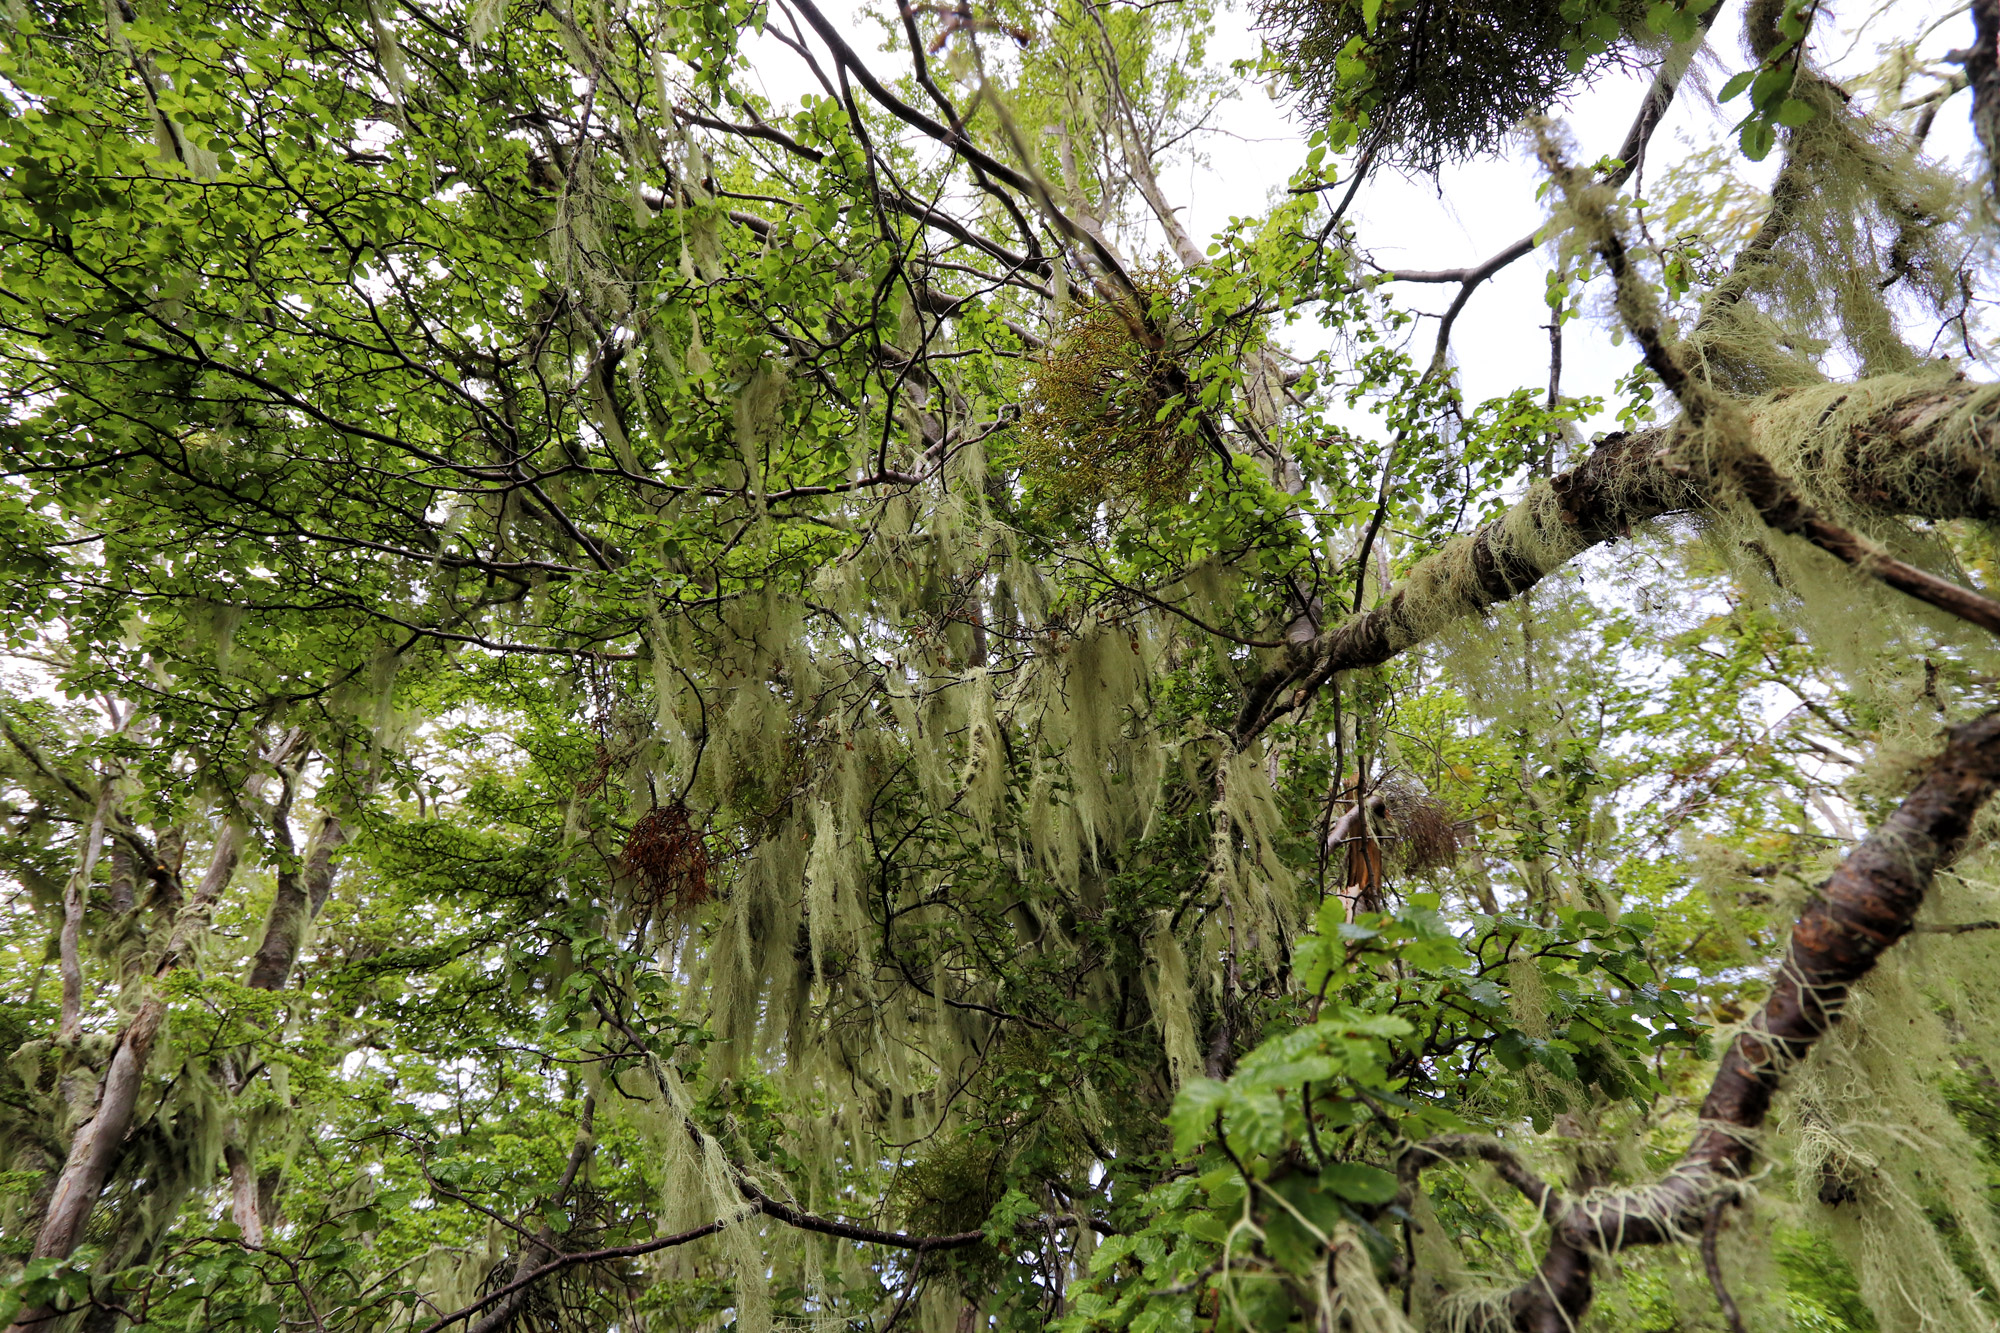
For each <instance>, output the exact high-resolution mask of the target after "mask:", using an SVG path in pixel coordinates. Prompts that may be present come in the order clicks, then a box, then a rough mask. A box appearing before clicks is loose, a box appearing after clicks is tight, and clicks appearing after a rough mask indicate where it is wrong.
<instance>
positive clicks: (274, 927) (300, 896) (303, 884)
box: [249, 815, 347, 990]
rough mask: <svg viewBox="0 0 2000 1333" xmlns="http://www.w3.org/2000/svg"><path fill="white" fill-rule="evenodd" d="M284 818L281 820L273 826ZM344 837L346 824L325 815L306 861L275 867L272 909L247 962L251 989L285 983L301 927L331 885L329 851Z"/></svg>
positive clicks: (286, 838)
mask: <svg viewBox="0 0 2000 1333" xmlns="http://www.w3.org/2000/svg"><path fill="white" fill-rule="evenodd" d="M284 823H285V821H282V820H280V821H278V822H277V825H274V827H277V826H283V825H284ZM279 838H280V841H281V843H284V844H289V843H290V841H291V836H290V832H289V829H287V830H286V831H285V832H283V833H281V834H279ZM346 841H347V830H346V829H345V828H343V827H342V826H341V823H340V821H339V820H338V819H336V818H334V817H333V816H332V815H327V816H325V817H324V818H323V819H321V820H320V825H319V831H318V833H316V834H315V835H314V837H313V841H312V847H311V850H310V851H309V852H308V853H307V854H306V860H305V864H304V865H302V866H300V865H280V866H279V867H278V895H277V897H276V898H274V899H272V901H271V915H270V917H269V918H268V919H267V920H266V921H265V923H264V941H263V943H262V944H260V945H258V946H257V957H256V961H255V962H254V963H253V964H252V966H251V968H250V981H249V985H250V988H251V989H252V990H283V989H284V988H285V983H286V981H288V980H289V979H290V978H291V975H292V965H293V964H294V963H296V962H297V961H298V957H299V950H300V949H301V948H303V947H304V945H305V937H306V933H307V931H308V930H310V929H311V927H312V923H313V922H314V921H315V920H316V919H318V917H319V912H320V909H321V908H322V907H324V906H326V899H327V895H328V894H329V893H330V892H331V891H332V888H333V854H334V853H335V852H336V851H338V850H339V849H340V846H341V844H342V843H344V842H346ZM287 850H289V848H287ZM289 859H290V858H287V860H289Z"/></svg>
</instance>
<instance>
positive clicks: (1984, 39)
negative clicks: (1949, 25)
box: [1958, 0, 2000, 200]
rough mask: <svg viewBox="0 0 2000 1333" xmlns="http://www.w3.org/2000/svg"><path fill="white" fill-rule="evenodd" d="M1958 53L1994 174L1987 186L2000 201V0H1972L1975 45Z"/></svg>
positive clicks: (1977, 128)
mask: <svg viewBox="0 0 2000 1333" xmlns="http://www.w3.org/2000/svg"><path fill="white" fill-rule="evenodd" d="M1958 54H1959V55H1960V57H1961V58H1962V59H1963V61H1964V62H1965V81H1966V83H1967V84H1968V85H1970V87H1971V88H1972V130H1973V133H1975V134H1977V135H1978V136H1979V145H1980V147H1982V148H1984V149H1985V150H1986V163H1987V169H1988V170H1989V171H1990V172H1991V173H1992V176H1991V179H1990V180H1989V182H1988V186H1989V188H1990V189H1991V190H1992V191H1993V193H1994V197H1995V199H1996V200H2000V0H1972V47H1971V49H1970V50H1967V51H1963V52H1960V53H1958Z"/></svg>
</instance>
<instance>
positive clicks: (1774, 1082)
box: [1438, 710, 2000, 1333]
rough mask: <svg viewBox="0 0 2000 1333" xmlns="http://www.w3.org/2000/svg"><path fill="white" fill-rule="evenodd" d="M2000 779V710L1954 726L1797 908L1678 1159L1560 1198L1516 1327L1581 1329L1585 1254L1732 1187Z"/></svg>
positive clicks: (1658, 1237) (1709, 1206)
mask: <svg viewBox="0 0 2000 1333" xmlns="http://www.w3.org/2000/svg"><path fill="white" fill-rule="evenodd" d="M1996 789H2000V710H1996V711H1994V712H1991V713H1988V714H1986V715H1985V716H1984V717H1982V718H1980V719H1978V720H1977V721H1975V722H1971V723H1968V724H1967V725H1965V726H1962V727H1958V728H1955V729H1953V730H1952V731H1951V732H1950V741H1949V743H1948V744H1947V745H1946V746H1945V749H1944V753H1942V754H1940V755H1939V756H1938V757H1937V759H1936V760H1935V761H1934V762H1933V763H1932V765H1931V768H1930V771H1929V772H1928V773H1927V774H1926V775H1925V776H1924V779H1923V781H1922V782H1920V783H1919V784H1918V785H1917V788H1916V790H1915V791H1913V792H1911V793H1910V795H1909V796H1908V797H1907V798H1905V799H1904V801H1903V803H1902V805H1901V806H1899V807H1898V808H1897V810H1896V812H1895V813H1894V814H1893V815H1891V816H1890V817H1889V818H1888V820H1887V821H1886V822H1884V823H1883V824H1882V826H1881V827H1880V828H1878V829H1876V830H1875V832H1874V833H1872V834H1870V835H1869V836H1868V838H1867V839H1866V840H1865V841H1864V842H1862V844H1861V845H1860V846H1859V847H1856V848H1855V849H1854V851H1853V852H1852V853H1850V854H1849V855H1848V857H1847V859H1846V860H1845V861H1843V862H1842V863H1841V865H1840V868H1839V869H1838V870H1835V871H1834V872H1833V875H1832V877H1831V878H1829V879H1828V880H1827V882H1826V883H1825V884H1824V885H1822V886H1821V888H1820V892H1819V895H1818V896H1817V897H1816V898H1815V899H1814V900H1813V901H1812V902H1811V903H1809V904H1808V905H1807V906H1806V909H1805V910H1804V911H1803V912H1801V913H1800V914H1799V919H1798V921H1797V923H1796V924H1795V925H1794V926H1793V927H1792V938H1791V944H1790V946H1789V947H1788V948H1787V950H1786V952H1785V961H1784V964H1783V965H1782V966H1781V967H1780V968H1779V969H1778V974H1777V976H1776V978H1775V979H1774V981H1773V984H1772V987H1771V994H1770V996H1769V998H1767V999H1766V1000H1765V1001H1764V1003H1763V1005H1762V1007H1760V1008H1759V1009H1758V1011H1757V1013H1756V1014H1755V1016H1753V1017H1752V1018H1751V1020H1750V1022H1749V1023H1748V1024H1746V1025H1745V1026H1744V1028H1743V1030H1742V1031H1740V1032H1739V1033H1737V1034H1736V1038H1735V1040H1734V1041H1732V1042H1731V1043H1730V1046H1729V1050H1728V1052H1727V1053H1726V1054H1725V1055H1724V1056H1723V1058H1722V1065H1721V1067H1720V1068H1719V1069H1718V1070H1717V1071H1716V1074H1715V1078H1714V1080H1713V1082H1711V1083H1710V1084H1709V1090H1708V1096H1707V1097H1706V1098H1705V1099H1704V1100H1703V1102H1702V1104H1701V1117H1700V1120H1699V1121H1698V1125H1699V1127H1698V1128H1697V1129H1696V1130H1695V1134H1694V1138H1693V1141H1692V1142H1690V1143H1689V1145H1688V1149H1687V1151H1686V1152H1685V1153H1683V1154H1682V1156H1681V1160H1680V1162H1679V1163H1678V1164H1676V1165H1675V1167H1674V1169H1673V1170H1672V1171H1670V1172H1668V1173H1667V1175H1666V1176H1665V1177H1664V1178H1662V1179H1661V1180H1659V1181H1657V1182H1655V1183H1654V1184H1651V1185H1648V1186H1645V1187H1643V1188H1640V1189H1631V1190H1599V1191H1594V1192H1593V1193H1591V1194H1588V1195H1585V1196H1584V1197H1583V1198H1581V1199H1578V1200H1575V1201H1574V1202H1572V1203H1570V1204H1568V1205H1567V1206H1566V1207H1564V1208H1563V1210H1562V1214H1561V1218H1560V1220H1559V1221H1558V1222H1557V1224H1556V1228H1555V1238H1554V1240H1553V1241H1552V1242H1551V1244H1550V1247H1549V1251H1548V1254H1547V1255H1546V1257H1545V1258H1544V1259H1543V1262H1542V1267H1541V1271H1540V1272H1539V1273H1537V1275H1536V1276H1535V1277H1534V1278H1531V1279H1530V1280H1529V1281H1528V1282H1526V1283H1524V1284H1523V1285H1522V1286H1520V1287H1519V1288H1517V1289H1516V1290H1515V1291H1514V1293H1513V1295H1512V1296H1511V1298H1510V1301H1509V1304H1510V1307H1511V1309H1512V1311H1513V1315H1514V1322H1515V1327H1517V1328H1520V1329H1528V1330H1536V1331H1538V1333H1539V1331H1540V1330H1555V1329H1573V1328H1575V1327H1576V1323H1577V1321H1579V1320H1580V1319H1581V1318H1582V1317H1583V1314H1584V1312H1585V1311H1586V1310H1587V1309H1589V1306H1590V1300H1591V1263H1590V1258H1589V1256H1590V1255H1592V1254H1615V1253H1617V1252H1618V1251H1620V1250H1625V1249H1629V1248H1631V1247H1633V1246H1637V1245H1659V1244H1667V1243H1671V1242H1676V1241H1680V1240H1684V1239H1687V1238H1689V1237H1692V1236H1694V1235H1697V1234H1699V1233H1701V1232H1703V1231H1704V1230H1705V1229H1706V1227H1707V1225H1708V1224H1709V1220H1710V1218H1711V1216H1712V1212H1713V1210H1714V1209H1715V1208H1716V1206H1717V1205H1718V1204H1719V1203H1727V1202H1729V1201H1730V1200H1732V1199H1734V1198H1735V1197H1736V1194H1737V1191H1738V1190H1739V1189H1740V1188H1741V1186H1740V1182H1741V1181H1742V1180H1744V1179H1745V1178H1746V1177H1748V1176H1749V1175H1750V1174H1751V1172H1752V1171H1753V1170H1754V1169H1755V1166H1756V1158H1757V1144H1756V1136H1757V1132H1758V1131H1759V1130H1760V1129H1761V1128H1762V1127H1763V1124H1764V1120H1765V1117H1766V1115H1767V1114H1768V1113H1769V1111H1770V1107H1771V1098H1772V1096H1773V1094H1775V1093H1776V1092H1777V1090H1778V1088H1779V1086H1780V1084H1781V1083H1782V1082H1783V1081H1784V1078H1785V1075H1786V1074H1787V1073H1789V1072H1790V1071H1791V1070H1793V1069H1795V1068H1797V1067H1798V1066H1799V1064H1800V1063H1801V1062H1802V1061H1804V1060H1805V1058H1806V1057H1807V1056H1808V1055H1809V1054H1810V1053H1811V1051H1812V1048H1813V1046H1814V1045H1815V1044H1817V1043H1818V1041H1819V1040H1820V1038H1821V1037H1823V1036H1825V1035H1826V1033H1827V1032H1828V1031H1829V1030H1830V1029H1831V1028H1832V1027H1833V1025H1834V1023H1836V1022H1837V1021H1839V1018H1840V1014H1841V1008H1842V1006H1843V1004H1844V1003H1845V1001H1846V999H1847V994H1848V991H1849V990H1850V989H1851V988H1852V987H1853V986H1854V984H1855V983H1856V982H1858V981H1860V980H1861V979H1862V978H1863V977H1865V976H1867V975H1868V973H1869V972H1871V971H1872V970H1874V967H1875V964H1876V962H1877V961H1878V960H1879V959H1880V958H1881V956H1882V955H1883V954H1884V953H1886V952H1887V951H1888V950H1889V949H1890V948H1891V947H1892V946H1893V945H1894V944H1895V943H1896V942H1897V941H1898V940H1900V939H1902V938H1903V937H1904V936H1905V935H1907V934H1909V933H1910V932H1911V930H1912V929H1913V928H1914V926H1915V918H1916V914H1917V909H1918V908H1919V907H1921V906H1922V905H1923V901H1924V896H1925V894H1926V893H1927V892H1928V891H1929V889H1930V885H1931V880H1932V879H1933V877H1934V876H1935V875H1936V873H1937V870H1938V867H1939V866H1940V865H1942V864H1944V863H1945V862H1946V861H1948V860H1949V859H1950V858H1951V857H1952V856H1953V855H1954V854H1955V853H1956V851H1957V850H1958V848H1959V846H1960V845H1961V844H1962V843H1963V842H1964V840H1965V837H1966V834H1967V833H1968V831H1969V830H1970V829H1971V827H1972V819H1973V816H1974V815H1975V814H1977V813H1978V811H1979V808H1980V807H1981V806H1982V805H1983V804H1985V802H1986V800H1987V799H1988V798H1989V797H1990V796H1992V794H1993V793H1994V791H1995V790H1996ZM1448 1153H1449V1150H1448V1149H1447V1150H1445V1151H1444V1152H1440V1153H1439V1154H1438V1155H1440V1156H1442V1155H1448Z"/></svg>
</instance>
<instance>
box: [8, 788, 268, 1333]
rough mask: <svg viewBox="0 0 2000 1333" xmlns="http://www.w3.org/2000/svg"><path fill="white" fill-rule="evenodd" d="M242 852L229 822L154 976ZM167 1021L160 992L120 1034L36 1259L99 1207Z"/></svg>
mask: <svg viewBox="0 0 2000 1333" xmlns="http://www.w3.org/2000/svg"><path fill="white" fill-rule="evenodd" d="M242 852H243V830H242V829H241V827H240V826H238V825H237V824H235V823H234V822H230V823H225V824H224V825H222V827H221V829H220V830H219V831H218V832H217V834H216V837H215V850H214V855H213V856H212V857H211V858H210V860H209V865H208V871H207V873H206V874H204V875H203V876H202V881H201V885H200V887H199V888H197V889H196V890H195V894H194V897H193V900H192V901H191V902H189V904H188V908H187V910H186V911H184V912H182V913H181V916H180V919H179V920H178V921H177V922H176V924H175V926H174V928H173V931H172V932H171V934H170V935H169V936H168V939H167V943H166V947H165V948H164V949H163V950H162V951H161V953H160V956H159V958H158V960H157V961H156V963H155V964H154V975H155V976H156V977H158V976H163V975H165V974H166V973H168V972H170V971H172V970H173V969H174V968H176V967H178V966H180V964H181V962H182V961H183V960H185V959H186V958H187V956H188V954H189V952H190V950H191V949H192V948H193V946H194V944H195V942H196V941H197V939H198V938H199V937H200V936H201V935H202V934H203V933H205V932H206V931H207V929H208V920H209V912H210V910H211V909H212V908H213V907H214V906H215V903H216V901H217V900H218V899H220V898H221V896H222V894H223V893H224V891H225V890H227V889H228V887H229V883H230V881H231V880H232V879H233V878H234V877H235V874H236V865H237V862H238V861H239V860H240V859H241V857H242ZM166 1017H167V1003H166V1001H165V1000H164V999H162V998H161V997H160V996H159V995H158V994H152V995H148V996H147V997H146V999H145V1000H144V1001H143V1002H142V1003H141V1004H140V1005H139V1009H138V1011H137V1012H136V1013H134V1014H133V1015H132V1018H131V1020H130V1021H129V1022H127V1023H126V1024H125V1027H124V1030H123V1031H121V1032H120V1033H119V1034H118V1038H117V1041H116V1043H115V1044H114V1045H113V1047H112V1052H111V1059H110V1061H109V1063H108V1064H107V1066H106V1068H105V1073H104V1077H103V1079H102V1081H101V1082H100V1083H99V1085H98V1091H97V1105H96V1109H95V1110H94V1112H93V1113H92V1114H91V1117H90V1118H89V1119H88V1120H86V1121H84V1122H83V1123H82V1124H81V1125H79V1126H78V1127H77V1130H76V1134H75V1136H74V1137H73V1138H72V1139H71V1140H70V1145H69V1152H68V1155H67V1156H66V1157H65V1158H64V1160H63V1167H62V1171H61V1172H60V1173H59V1174H58V1175H57V1177H56V1185H55V1190H54V1191H53V1192H52V1193H51V1194H50V1196H49V1205H48V1211H47V1212H46V1213H44V1214H43V1217H42V1224H41V1227H40V1228H39V1229H38V1230H37V1231H36V1233H35V1246H34V1250H33V1257H34V1258H37V1259H67V1258H68V1257H69V1256H70V1255H71V1254H73V1253H75V1251H76V1247H77V1245H78V1244H79V1243H80V1242H81V1241H82V1239H83V1233H84V1228H85V1226H86V1225H88V1224H89V1222H90V1217H91V1214H92V1213H93V1212H95V1211H96V1209H97V1202H98V1200H99V1199H100V1198H101V1197H102V1196H103V1194H104V1187H105V1185H106V1184H107V1183H108V1182H109V1181H110V1179H111V1176H112V1173H113V1172H114V1171H116V1170H117V1168H118V1162H119V1158H120V1157H121V1156H122V1154H123V1151H124V1147H125V1137H126V1135H127V1134H128V1133H129V1132H130V1131H131V1128H132V1121H133V1116H134V1114H135V1112H136V1111H137V1108H138V1105H139V1096H140V1093H141V1092H142V1091H143V1090H144V1089H145V1086H146V1067H147V1065H148V1063H149V1062H150V1060H151V1058H152V1054H153V1046H154V1043H155V1042H156V1041H157V1040H158V1038H159V1035H160V1028H161V1025H162V1024H163V1023H164V1022H165V1021H166ZM50 1317H51V1311H49V1310H48V1309H46V1308H39V1307H37V1308H31V1309H23V1310H22V1311H21V1312H20V1313H19V1314H18V1315H16V1316H15V1319H14V1322H13V1324H12V1325H11V1326H10V1328H9V1330H8V1333H30V1330H36V1329H39V1328H41V1327H43V1326H44V1325H46V1324H47V1322H48V1320H49V1318H50Z"/></svg>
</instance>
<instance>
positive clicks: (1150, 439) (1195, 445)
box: [1021, 271, 1202, 508]
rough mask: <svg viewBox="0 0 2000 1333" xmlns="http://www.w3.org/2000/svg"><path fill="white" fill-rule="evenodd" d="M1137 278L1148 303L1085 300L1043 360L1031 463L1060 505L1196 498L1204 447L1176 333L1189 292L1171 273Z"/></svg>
mask: <svg viewBox="0 0 2000 1333" xmlns="http://www.w3.org/2000/svg"><path fill="white" fill-rule="evenodd" d="M1136 281H1137V286H1138V290H1139V294H1140V296H1141V297H1142V298H1144V300H1145V302H1146V307H1145V308H1144V309H1141V308H1139V306H1138V304H1137V303H1136V302H1133V301H1131V300H1119V299H1113V298H1109V297H1100V298H1097V299H1092V300H1087V301H1079V302H1077V303H1076V304H1075V305H1072V306H1071V307H1070V309H1069V311H1068V313H1067V316H1066V318H1065V319H1064V320H1063V321H1062V323H1061V324H1060V325H1059V326H1058V327H1057V329H1056V331H1055V336H1054V337H1053V338H1051V339H1050V340H1049V343H1048V345H1047V347H1045V348H1044V349H1043V351H1042V354H1041V357H1040V359H1039V361H1038V362H1037V364H1036V366H1035V369H1034V380H1033V385H1032V388H1031V389H1030V391H1029V394H1028V397H1027V401H1026V410H1025V412H1024V413H1023V416H1022V423H1021V441H1022V442H1021V455H1022V463H1023V465H1024V468H1025V470H1026V472H1027V474H1028V476H1029V477H1030V478H1031V479H1032V480H1033V481H1034V482H1035V483H1036V484H1037V486H1038V488H1039V489H1041V490H1043V491H1044V492H1045V493H1046V494H1047V495H1048V496H1049V497H1050V499H1051V500H1052V501H1053V502H1054V503H1055V505H1056V506H1057V507H1063V508H1067V507H1072V506H1077V505H1090V504H1095V503H1098V502H1100V501H1103V500H1113V501H1120V500H1122V501H1138V502H1139V503H1141V504H1159V503H1166V502H1169V501H1172V500H1174V499H1186V498H1187V491H1188V484H1189V480H1190V478H1191V476H1192V474H1193V472H1194V467H1195V464H1196V462H1197V461H1198V459H1199V458H1200V454H1201V447H1202V446H1201V432H1200V418H1199V415H1198V412H1197V410H1196V407H1195V404H1194V403H1193V402H1192V401H1191V400H1190V394H1189V385H1188V378H1187V374H1186V371H1185V369H1184V368H1183V363H1182V359H1181V355H1180V354H1181V352H1182V350H1183V349H1182V348H1181V347H1179V346H1178V345H1177V340H1176V338H1175V337H1174V336H1173V333H1172V330H1173V329H1174V328H1175V327H1176V326H1177V325H1178V324H1180V323H1181V322H1182V321H1179V320H1177V319H1176V318H1175V316H1176V314H1177V312H1178V311H1179V310H1180V309H1181V308H1182V307H1184V306H1185V305H1186V304H1187V301H1186V293H1185V292H1184V291H1183V290H1182V282H1181V280H1177V279H1176V278H1174V277H1173V276H1171V275H1169V274H1167V273H1166V272H1164V271H1153V272H1141V273H1140V274H1138V275H1136ZM1163 329H1164V330H1167V332H1166V333H1164V334H1163V333H1162V332H1161V330H1163Z"/></svg>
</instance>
